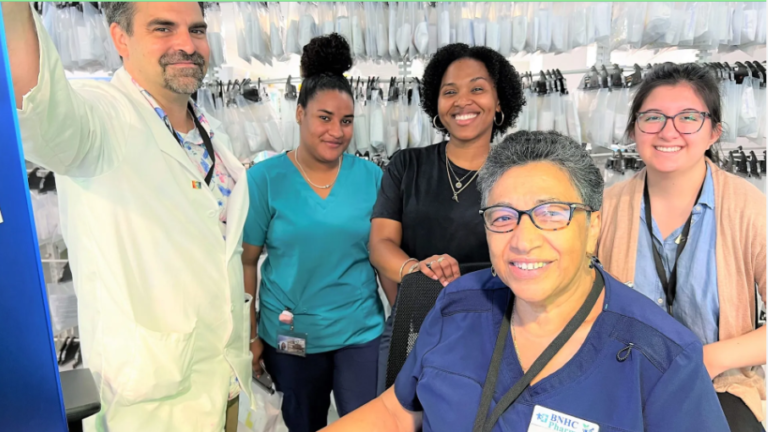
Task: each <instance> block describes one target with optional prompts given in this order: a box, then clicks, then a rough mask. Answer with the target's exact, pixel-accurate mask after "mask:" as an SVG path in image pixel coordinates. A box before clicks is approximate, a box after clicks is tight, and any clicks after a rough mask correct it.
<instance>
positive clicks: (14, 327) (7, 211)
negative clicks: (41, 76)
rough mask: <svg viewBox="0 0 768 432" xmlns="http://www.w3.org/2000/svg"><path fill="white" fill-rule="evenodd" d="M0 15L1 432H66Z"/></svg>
mask: <svg viewBox="0 0 768 432" xmlns="http://www.w3.org/2000/svg"><path fill="white" fill-rule="evenodd" d="M15 107H16V103H15V100H14V96H13V90H12V82H11V72H10V68H9V65H8V49H7V46H6V43H5V28H4V26H3V19H2V10H0V131H2V137H1V138H0V161H2V165H0V166H1V167H0V184H2V185H3V186H2V187H0V214H2V222H0V350H1V351H0V401H2V402H0V430H3V431H24V432H27V431H28V432H49V431H50V432H58V431H66V430H67V420H66V415H65V413H64V403H63V400H62V397H61V384H60V381H59V369H58V364H57V361H56V349H55V346H54V343H53V337H52V332H51V320H50V317H49V314H48V299H47V296H46V293H45V281H44V279H43V273H42V265H41V264H40V249H39V247H38V244H37V234H36V231H35V224H34V217H33V215H32V205H31V201H30V197H29V189H28V185H27V172H26V168H25V165H24V156H23V153H22V149H21V135H20V133H19V126H18V119H17V117H16V109H15Z"/></svg>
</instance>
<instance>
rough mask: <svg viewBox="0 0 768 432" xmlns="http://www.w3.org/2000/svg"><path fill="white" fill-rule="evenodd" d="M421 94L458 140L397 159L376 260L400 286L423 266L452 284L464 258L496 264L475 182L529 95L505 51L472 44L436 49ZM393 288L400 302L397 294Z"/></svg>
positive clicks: (377, 233)
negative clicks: (496, 140) (491, 256)
mask: <svg viewBox="0 0 768 432" xmlns="http://www.w3.org/2000/svg"><path fill="white" fill-rule="evenodd" d="M421 93H422V98H423V99H422V106H423V108H424V111H425V112H426V113H427V114H428V115H429V116H430V117H431V118H432V119H433V120H432V123H433V124H434V125H435V127H437V128H440V129H443V130H445V131H447V134H448V136H449V137H450V138H449V140H448V141H447V142H443V143H440V144H435V145H431V146H428V147H424V148H416V149H406V150H403V151H400V152H398V153H397V154H396V155H395V156H394V157H393V158H392V161H390V163H389V165H388V166H387V169H386V171H385V173H384V177H383V178H382V181H381V189H380V190H379V196H378V199H377V200H376V205H375V206H374V208H373V216H372V219H373V222H372V228H371V240H370V245H369V247H370V249H371V262H372V263H373V265H374V267H376V269H377V270H378V271H379V274H380V275H382V276H383V277H385V278H387V279H389V281H393V282H395V283H399V282H400V281H401V280H402V277H403V276H404V275H406V274H408V273H410V272H413V271H421V272H423V273H424V274H426V275H427V276H429V277H432V278H434V279H436V280H439V281H440V282H441V283H442V284H443V285H447V284H448V283H449V282H451V281H452V280H453V279H455V278H457V277H458V276H459V268H458V265H459V263H481V262H489V257H488V246H487V244H486V242H485V231H484V229H483V220H482V218H481V217H480V215H479V213H478V212H479V210H480V193H479V191H478V189H477V187H476V185H475V184H474V180H475V177H476V175H477V170H479V169H480V167H482V166H483V163H484V162H485V158H486V157H487V156H488V152H489V151H490V149H491V140H492V138H493V137H494V136H495V135H496V134H499V133H503V132H504V131H506V130H507V128H509V126H511V125H512V124H513V123H514V121H515V120H516V119H517V116H518V115H519V113H520V110H521V109H522V106H523V104H524V103H525V100H524V99H523V92H522V85H521V82H520V77H519V76H518V74H517V72H516V71H515V68H514V67H512V65H511V64H510V63H509V62H508V61H507V60H506V59H505V58H504V57H503V56H502V55H501V54H499V53H497V52H496V51H493V50H491V49H489V48H485V47H472V48H470V47H468V46H467V45H464V44H451V45H448V46H446V47H444V48H442V49H440V50H439V51H438V52H437V53H436V54H435V56H434V57H433V58H432V60H431V61H430V62H429V64H428V65H427V67H426V69H425V70H424V78H423V80H422V85H421ZM416 264H418V265H416ZM430 267H431V268H430ZM387 285H390V284H387ZM386 288H387V287H386V286H385V289H386ZM386 291H387V297H388V298H389V301H390V303H393V302H394V297H395V294H396V293H395V292H392V291H393V290H392V289H386Z"/></svg>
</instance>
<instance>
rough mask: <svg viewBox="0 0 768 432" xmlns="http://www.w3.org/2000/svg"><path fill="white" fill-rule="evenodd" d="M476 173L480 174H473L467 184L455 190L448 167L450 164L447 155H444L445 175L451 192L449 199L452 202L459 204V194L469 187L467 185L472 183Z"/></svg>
mask: <svg viewBox="0 0 768 432" xmlns="http://www.w3.org/2000/svg"><path fill="white" fill-rule="evenodd" d="M478 172H480V171H479V170H478V171H475V173H474V174H473V175H472V177H471V178H470V179H469V181H468V182H467V184H465V185H463V187H456V188H454V187H453V180H452V179H451V167H450V164H449V163H448V153H446V154H445V173H446V174H448V184H449V185H451V191H453V198H451V199H452V200H454V201H456V202H459V194H460V193H462V192H464V189H466V188H467V187H469V185H470V184H471V183H472V181H473V180H474V179H475V177H477V173H478ZM467 175H469V174H467ZM462 180H463V179H462ZM457 189H458V190H457Z"/></svg>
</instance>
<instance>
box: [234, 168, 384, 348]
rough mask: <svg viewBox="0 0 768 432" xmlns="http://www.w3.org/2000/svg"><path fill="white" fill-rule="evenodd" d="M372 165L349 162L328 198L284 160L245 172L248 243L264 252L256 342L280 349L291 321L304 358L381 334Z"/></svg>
mask: <svg viewBox="0 0 768 432" xmlns="http://www.w3.org/2000/svg"><path fill="white" fill-rule="evenodd" d="M381 177H382V171H381V168H379V167H378V166H376V165H375V164H373V163H371V162H369V161H366V160H364V159H360V158H358V157H355V156H350V155H345V156H344V158H343V160H342V164H341V170H340V171H339V175H338V178H337V180H336V183H335V184H334V186H333V188H332V189H331V192H330V195H328V197H327V198H326V199H322V198H320V196H319V195H317V193H315V191H314V190H313V189H312V188H311V187H310V185H309V184H307V182H306V181H305V180H304V178H303V177H302V175H301V173H300V172H299V170H298V169H297V168H296V166H295V165H294V164H293V162H291V160H290V159H289V158H288V156H287V154H281V155H279V156H275V157H273V158H270V159H268V160H266V161H264V162H260V163H258V164H256V165H254V166H253V167H252V168H251V169H249V170H248V189H249V193H250V207H249V209H248V218H247V220H246V223H245V228H244V232H243V241H244V242H245V243H248V244H250V245H254V246H264V247H265V248H266V250H267V258H266V259H265V261H264V264H263V265H262V267H261V286H260V287H259V300H260V318H259V336H260V337H261V338H262V339H263V340H264V342H266V343H267V344H269V345H271V346H273V347H276V345H277V343H276V342H277V334H278V333H281V332H287V331H290V326H288V325H286V324H283V323H281V322H280V321H279V320H278V317H279V315H280V313H281V312H282V311H284V310H286V309H288V310H290V311H291V312H292V313H293V314H294V319H293V321H294V329H293V331H294V332H298V333H306V334H307V353H308V354H313V353H322V352H328V351H333V350H337V349H340V348H343V347H346V346H350V345H357V344H363V343H367V342H370V341H372V340H374V339H376V338H377V337H379V336H380V335H381V333H382V331H383V329H384V313H383V308H382V304H381V300H380V297H379V295H378V284H377V283H376V275H375V273H374V270H373V267H372V266H371V264H370V261H369V253H368V238H369V235H370V231H371V212H372V211H373V205H374V203H375V202H376V195H377V192H378V189H379V185H380V184H381Z"/></svg>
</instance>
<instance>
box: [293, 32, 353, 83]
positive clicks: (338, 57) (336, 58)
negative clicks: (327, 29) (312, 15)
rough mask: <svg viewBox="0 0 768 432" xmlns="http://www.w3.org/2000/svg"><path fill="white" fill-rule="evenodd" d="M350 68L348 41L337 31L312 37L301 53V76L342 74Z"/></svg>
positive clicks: (350, 59) (350, 58)
mask: <svg viewBox="0 0 768 432" xmlns="http://www.w3.org/2000/svg"><path fill="white" fill-rule="evenodd" d="M350 68H352V52H351V51H350V49H349V43H347V41H346V39H344V38H343V37H342V36H341V35H339V34H338V33H331V34H329V35H326V36H318V37H315V38H312V40H310V41H309V43H308V44H307V45H306V46H304V51H303V53H302V54H301V77H302V78H305V79H306V78H309V77H311V76H314V75H320V74H331V75H344V72H346V71H348V70H349V69H350Z"/></svg>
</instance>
